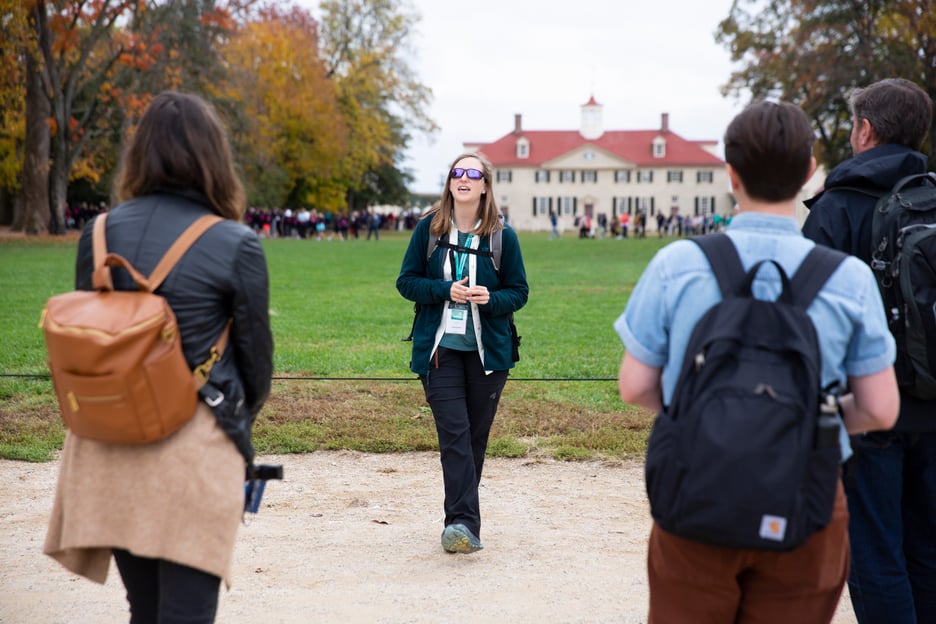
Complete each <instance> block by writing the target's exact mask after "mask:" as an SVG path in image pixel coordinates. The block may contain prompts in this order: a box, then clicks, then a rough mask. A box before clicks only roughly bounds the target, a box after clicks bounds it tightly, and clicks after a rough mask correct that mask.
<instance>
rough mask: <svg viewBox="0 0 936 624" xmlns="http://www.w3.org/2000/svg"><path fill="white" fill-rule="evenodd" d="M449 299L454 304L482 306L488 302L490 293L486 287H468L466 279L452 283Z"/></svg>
mask: <svg viewBox="0 0 936 624" xmlns="http://www.w3.org/2000/svg"><path fill="white" fill-rule="evenodd" d="M449 297H450V298H451V299H452V301H454V302H455V303H474V304H478V305H483V304H485V303H487V302H488V301H490V299H491V293H490V292H488V289H487V287H486V286H481V285H477V286H468V278H467V277H465V278H463V279H460V280H458V281H457V282H452V290H451V292H450V293H449Z"/></svg>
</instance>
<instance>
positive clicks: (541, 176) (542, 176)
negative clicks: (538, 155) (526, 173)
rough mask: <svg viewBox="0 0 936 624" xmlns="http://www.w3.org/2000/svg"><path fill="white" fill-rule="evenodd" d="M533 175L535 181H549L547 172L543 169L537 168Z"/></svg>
mask: <svg viewBox="0 0 936 624" xmlns="http://www.w3.org/2000/svg"><path fill="white" fill-rule="evenodd" d="M535 175H536V181H537V182H549V172H548V171H546V170H545V169H539V170H538V171H537V172H536V174H535Z"/></svg>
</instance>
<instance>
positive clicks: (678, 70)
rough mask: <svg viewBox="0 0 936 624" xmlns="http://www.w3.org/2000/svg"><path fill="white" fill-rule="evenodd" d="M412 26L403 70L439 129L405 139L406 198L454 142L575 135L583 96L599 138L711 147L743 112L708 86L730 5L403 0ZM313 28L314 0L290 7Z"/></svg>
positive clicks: (718, 73)
mask: <svg viewBox="0 0 936 624" xmlns="http://www.w3.org/2000/svg"><path fill="white" fill-rule="evenodd" d="M409 1H410V2H411V6H412V7H413V8H414V9H415V11H416V12H417V13H419V14H420V15H421V16H422V18H421V20H420V21H419V23H418V24H417V26H416V32H415V33H414V38H413V41H412V47H413V49H414V51H415V53H416V58H415V59H414V60H413V65H412V66H413V67H414V68H415V70H416V72H417V75H418V77H419V78H420V80H421V82H422V83H423V84H424V85H426V86H428V87H429V88H430V89H432V92H433V100H432V104H431V106H430V109H429V111H428V112H429V116H430V117H432V118H433V119H434V120H435V122H436V123H437V124H438V125H439V126H440V128H441V130H440V131H439V132H438V133H436V134H435V135H434V138H433V139H431V140H430V139H427V138H426V137H425V136H424V135H416V136H414V138H413V141H412V143H411V145H410V148H409V151H408V153H409V158H408V159H407V161H406V163H405V164H404V167H407V168H410V169H411V170H412V173H413V174H414V176H415V178H416V181H415V184H414V185H413V187H412V190H414V191H417V192H424V193H438V192H439V191H440V190H441V184H442V177H443V176H444V174H445V172H446V169H447V167H448V165H449V164H450V162H451V160H452V159H454V158H455V156H457V155H458V154H459V153H461V151H462V143H463V142H465V141H469V142H471V141H478V142H488V141H493V140H495V139H497V138H499V137H501V136H503V135H504V134H506V133H508V132H510V131H511V130H513V126H514V115H515V114H517V113H519V114H522V115H523V128H524V129H526V130H576V129H578V128H579V119H580V114H581V108H580V107H581V105H582V104H584V103H585V102H587V101H588V98H589V97H590V96H592V95H593V96H594V97H595V99H596V100H597V101H598V102H599V103H600V104H602V105H603V106H604V109H603V119H604V127H605V129H606V130H643V129H651V128H658V127H659V124H660V115H661V113H664V112H666V113H669V120H670V121H669V124H670V130H672V131H673V132H675V133H677V134H679V135H681V136H682V137H684V138H687V139H711V140H719V139H721V136H722V134H723V133H724V130H725V127H726V126H727V125H728V123H729V122H730V121H731V119H732V117H734V115H735V114H737V112H738V111H740V110H741V108H742V105H743V102H737V101H735V100H734V99H733V98H730V97H729V98H725V97H723V96H722V95H721V93H720V87H721V85H723V84H724V83H726V82H727V81H728V78H729V75H730V73H731V70H732V65H731V62H730V58H729V53H728V50H727V49H726V48H724V47H722V46H721V45H719V44H717V43H716V42H715V39H714V32H715V29H716V27H717V26H718V23H719V22H720V21H721V20H723V19H724V18H725V17H727V16H728V12H729V10H730V8H731V3H732V2H731V0H706V1H705V2H702V1H700V0H656V1H655V2H638V1H636V0H575V1H574V2H550V1H549V0H539V1H538V2H534V1H530V0H468V1H462V2H458V1H455V2H451V1H442V0H409ZM299 3H300V4H301V5H303V6H307V7H310V10H311V11H312V14H313V15H314V16H315V17H316V18H318V17H320V12H319V10H318V3H317V2H316V1H315V0H300V2H299Z"/></svg>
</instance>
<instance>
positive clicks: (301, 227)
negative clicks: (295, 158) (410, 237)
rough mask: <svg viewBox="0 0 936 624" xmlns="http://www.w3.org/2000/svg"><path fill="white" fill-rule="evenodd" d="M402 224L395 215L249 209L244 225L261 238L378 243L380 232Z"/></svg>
mask: <svg viewBox="0 0 936 624" xmlns="http://www.w3.org/2000/svg"><path fill="white" fill-rule="evenodd" d="M403 222H405V219H404V220H401V219H398V218H397V216H396V215H395V214H393V213H392V212H386V213H380V212H376V211H368V210H355V211H352V212H350V213H348V212H340V213H333V212H331V211H327V210H326V211H322V212H320V211H318V210H309V209H307V208H300V209H299V210H292V209H291V208H266V209H262V208H254V207H250V208H248V209H247V212H246V213H245V214H244V223H245V224H247V226H249V227H250V228H252V229H253V230H254V231H256V232H257V235H258V236H260V237H261V238H300V239H315V240H334V239H338V240H347V239H349V238H360V237H361V236H362V235H366V236H367V240H370V239H371V238H374V239H375V240H379V239H380V231H381V230H394V229H396V228H397V227H399V226H400V225H401V223H403ZM409 227H412V226H411V225H410V226H409Z"/></svg>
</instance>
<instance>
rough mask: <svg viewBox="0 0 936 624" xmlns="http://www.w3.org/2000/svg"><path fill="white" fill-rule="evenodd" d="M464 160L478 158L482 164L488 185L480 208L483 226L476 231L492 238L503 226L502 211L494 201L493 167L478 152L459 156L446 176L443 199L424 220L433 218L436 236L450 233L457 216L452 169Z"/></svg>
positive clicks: (433, 229) (424, 216)
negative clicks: (501, 220) (453, 220)
mask: <svg viewBox="0 0 936 624" xmlns="http://www.w3.org/2000/svg"><path fill="white" fill-rule="evenodd" d="M462 158H476V159H477V160H478V161H479V162H480V163H481V172H482V173H483V174H484V183H485V184H486V185H487V186H486V189H485V192H484V194H483V195H482V196H481V205H480V206H478V218H479V219H480V220H481V225H479V226H478V229H477V230H476V232H477V234H478V235H480V236H490V235H491V234H493V233H494V232H496V231H497V230H499V229H500V228H502V227H503V226H502V225H501V222H500V209H499V208H498V207H497V201H496V200H495V199H494V188H493V184H492V182H491V172H492V170H493V167H492V166H491V163H490V161H488V159H487V158H485V157H484V156H482V155H481V154H479V153H477V152H465V153H463V154H459V155H458V156H457V157H456V158H455V159H454V160H453V161H452V164H450V165H449V168H448V171H447V172H446V174H445V185H444V188H443V189H442V197H441V198H440V199H439V201H438V202H436V203H435V205H433V207H432V208H431V209H430V210H428V211H426V214H425V215H423V218H426V217H430V216H431V217H432V224H431V225H430V226H429V230H430V231H431V232H432V234H433V235H435V236H443V235H445V234H447V233H448V231H449V228H450V227H451V223H452V219H453V218H454V216H455V214H454V213H455V197H454V196H453V195H452V185H451V181H452V178H451V176H450V175H449V174H451V172H452V168H453V167H454V166H455V165H456V164H458V161H459V160H461V159H462Z"/></svg>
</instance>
